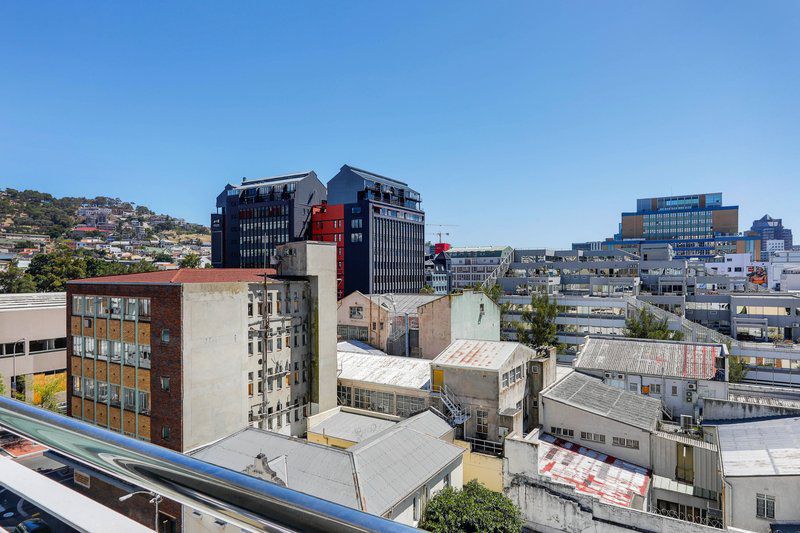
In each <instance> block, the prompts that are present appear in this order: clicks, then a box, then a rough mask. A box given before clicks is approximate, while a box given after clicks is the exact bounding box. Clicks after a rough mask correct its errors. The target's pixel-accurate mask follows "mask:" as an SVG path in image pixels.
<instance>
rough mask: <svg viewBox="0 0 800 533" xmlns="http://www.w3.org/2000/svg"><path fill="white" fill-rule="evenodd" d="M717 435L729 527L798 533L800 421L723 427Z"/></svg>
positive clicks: (799, 515)
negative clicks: (795, 531)
mask: <svg viewBox="0 0 800 533" xmlns="http://www.w3.org/2000/svg"><path fill="white" fill-rule="evenodd" d="M716 431H717V440H718V443H719V450H720V468H721V469H722V476H723V479H724V485H725V487H724V496H725V501H724V506H723V508H724V510H725V511H724V513H725V526H726V527H735V528H740V529H746V530H750V531H763V532H769V531H781V530H782V527H785V528H786V530H787V531H789V530H795V529H796V527H797V525H796V524H797V523H798V522H800V490H798V487H800V417H794V418H775V419H761V420H753V421H746V422H738V423H729V424H721V425H719V426H717V428H716ZM789 528H791V529H789Z"/></svg>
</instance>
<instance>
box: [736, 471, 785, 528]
mask: <svg viewBox="0 0 800 533" xmlns="http://www.w3.org/2000/svg"><path fill="white" fill-rule="evenodd" d="M798 486H800V476H759V477H728V478H726V479H725V488H724V491H725V492H724V494H725V502H724V507H723V511H724V513H725V524H726V525H728V526H733V527H736V528H741V529H747V530H750V531H760V532H765V533H766V532H769V531H770V523H771V522H787V521H788V522H792V523H797V522H798V521H800V491H798V490H797V487H798ZM756 494H765V495H768V496H773V497H774V498H775V518H774V519H773V520H767V519H765V518H758V517H757V516H756ZM777 529H778V530H779V529H780V526H777Z"/></svg>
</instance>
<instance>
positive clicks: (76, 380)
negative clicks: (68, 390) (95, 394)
mask: <svg viewBox="0 0 800 533" xmlns="http://www.w3.org/2000/svg"><path fill="white" fill-rule="evenodd" d="M82 390H83V387H81V377H80V376H72V394H74V395H75V396H83V392H82Z"/></svg>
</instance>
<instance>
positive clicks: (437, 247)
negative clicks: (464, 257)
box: [433, 242, 452, 254]
mask: <svg viewBox="0 0 800 533" xmlns="http://www.w3.org/2000/svg"><path fill="white" fill-rule="evenodd" d="M450 248H452V246H450V243H448V242H437V243H436V244H434V245H433V253H434V254H440V253H442V252H446V251H447V250H449V249H450Z"/></svg>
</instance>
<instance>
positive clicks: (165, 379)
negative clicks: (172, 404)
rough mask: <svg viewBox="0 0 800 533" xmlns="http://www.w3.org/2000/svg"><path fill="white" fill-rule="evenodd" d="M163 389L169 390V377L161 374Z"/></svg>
mask: <svg viewBox="0 0 800 533" xmlns="http://www.w3.org/2000/svg"><path fill="white" fill-rule="evenodd" d="M161 390H163V391H168V390H169V378H168V377H167V376H161Z"/></svg>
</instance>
